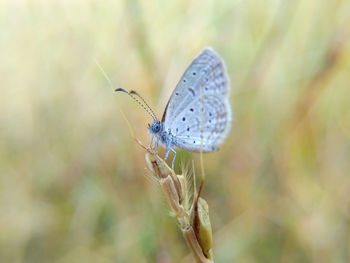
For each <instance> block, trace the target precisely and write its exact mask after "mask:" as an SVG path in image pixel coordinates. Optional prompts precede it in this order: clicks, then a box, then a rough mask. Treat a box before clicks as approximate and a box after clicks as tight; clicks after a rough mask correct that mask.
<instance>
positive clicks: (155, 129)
mask: <svg viewBox="0 0 350 263" xmlns="http://www.w3.org/2000/svg"><path fill="white" fill-rule="evenodd" d="M148 130H149V132H150V133H151V134H154V135H156V134H159V133H160V132H161V131H162V130H163V123H162V122H160V121H159V120H155V121H154V122H153V124H152V125H150V124H148Z"/></svg>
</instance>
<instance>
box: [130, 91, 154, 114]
mask: <svg viewBox="0 0 350 263" xmlns="http://www.w3.org/2000/svg"><path fill="white" fill-rule="evenodd" d="M130 94H135V95H136V96H138V97H139V98H140V99H141V100H142V102H143V103H144V104H145V105H146V106H147V107H148V109H149V111H150V112H152V114H153V116H154V117H156V119H157V120H158V118H157V115H156V114H155V113H154V112H153V110H152V108H151V107H150V106H149V105H148V104H147V102H146V101H145V99H144V98H142V96H141V95H140V94H138V93H137V92H136V91H134V90H130Z"/></svg>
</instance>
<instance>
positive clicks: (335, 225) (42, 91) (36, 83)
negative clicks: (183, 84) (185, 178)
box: [0, 0, 350, 263]
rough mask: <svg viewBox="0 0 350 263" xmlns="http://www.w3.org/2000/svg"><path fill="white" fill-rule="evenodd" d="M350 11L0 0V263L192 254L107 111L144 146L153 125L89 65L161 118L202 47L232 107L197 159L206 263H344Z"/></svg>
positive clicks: (349, 257) (270, 4)
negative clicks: (218, 63)
mask: <svg viewBox="0 0 350 263" xmlns="http://www.w3.org/2000/svg"><path fill="white" fill-rule="evenodd" d="M349 17H350V3H349V1H346V0H343V1H341V0H338V1H325V0H322V1H316V0H311V1H282V0H279V1H278V0H270V1H253V0H248V1H239V0H236V1H225V0H222V1H221V0H220V1H214V0H206V1H176V2H175V1H160V0H153V1H136V0H133V1H81V0H80V1H79V0H76V1H43V0H42V1H40V0H38V1H2V2H1V3H0V32H1V33H0V50H1V52H0V84H1V95H0V136H1V137H0V209H1V210H0V262H57V263H64V262H77V261H79V262H180V261H182V262H191V259H190V257H187V254H188V249H187V248H186V246H185V245H184V244H183V240H182V237H181V233H179V231H178V230H177V227H176V226H175V223H174V220H173V219H171V218H169V217H168V216H167V214H166V213H167V211H168V210H167V207H166V206H165V203H164V201H163V200H161V198H160V196H159V195H158V193H157V191H156V190H154V187H153V186H152V184H150V183H149V182H148V181H147V180H146V179H145V177H144V176H143V175H144V174H145V173H146V172H145V171H144V166H145V162H144V152H143V151H142V149H140V148H139V147H138V146H137V145H136V144H135V143H134V142H133V141H132V140H131V138H130V136H129V134H128V129H127V126H126V125H125V122H124V120H123V119H122V116H121V114H120V113H119V111H118V107H122V108H123V109H124V110H125V111H126V113H127V116H128V118H129V120H130V122H131V124H132V125H133V128H134V129H135V132H136V135H137V136H138V137H139V138H140V139H142V140H143V141H144V142H147V141H148V140H149V136H148V135H147V131H146V125H147V122H149V121H150V120H149V118H148V116H147V115H146V114H145V113H144V112H143V111H142V109H140V108H138V107H137V106H135V104H133V103H132V101H130V100H128V99H126V98H125V97H122V96H120V94H118V95H117V94H114V93H113V91H112V89H111V88H110V87H108V83H107V81H106V80H105V79H104V77H103V75H102V74H101V72H100V71H99V70H98V68H97V66H96V65H95V63H94V59H95V58H96V59H97V60H98V61H99V63H100V64H101V65H102V66H103V67H104V69H105V71H106V72H107V74H108V75H109V77H110V78H111V79H112V81H113V83H114V84H115V85H116V87H123V88H126V89H135V90H137V91H139V92H140V93H141V94H143V95H144V97H145V99H146V100H147V101H149V104H150V105H153V106H154V107H153V108H154V109H155V110H156V112H157V113H158V115H161V114H162V111H163V109H164V107H165V104H166V102H167V99H168V97H169V95H170V93H171V92H172V89H173V88H174V87H175V85H176V82H177V80H178V79H179V78H180V76H181V74H182V72H183V71H184V69H185V67H186V66H187V65H188V63H189V62H190V61H191V59H192V58H193V57H194V56H195V55H196V54H197V53H198V52H199V51H200V50H201V49H202V48H203V47H204V46H207V45H211V46H213V47H214V48H215V49H216V50H217V51H218V52H219V53H220V54H221V55H222V57H223V58H224V59H225V60H226V62H227V67H228V72H229V74H230V77H231V82H232V95H231V102H232V105H233V109H234V114H235V120H234V125H233V129H232V132H231V134H230V136H229V138H228V140H227V142H226V143H225V145H223V147H222V149H221V151H219V152H218V153H213V154H210V155H205V164H206V172H207V174H208V177H207V183H206V186H205V188H204V192H203V194H204V196H205V199H206V200H207V201H208V203H209V207H210V213H211V220H212V226H213V230H214V235H215V236H214V242H215V243H214V245H215V248H214V253H215V256H216V262H349V261H350V225H349V216H350V214H349V208H350V195H349V189H350V178H349V174H350V173H349V171H350V142H349V139H350V108H349V98H350V89H349V80H350V77H349V69H350V42H349V33H350V32H349V31H350V27H349ZM161 153H163V152H161ZM192 158H194V159H195V161H196V164H197V165H198V155H196V154H194V155H191V154H188V153H187V152H183V151H180V153H179V158H178V159H177V160H178V162H179V161H180V160H181V159H182V160H183V161H184V162H187V161H189V160H191V159H192ZM178 162H177V164H179V163H178ZM197 171H199V169H197Z"/></svg>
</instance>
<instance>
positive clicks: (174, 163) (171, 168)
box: [170, 148, 176, 170]
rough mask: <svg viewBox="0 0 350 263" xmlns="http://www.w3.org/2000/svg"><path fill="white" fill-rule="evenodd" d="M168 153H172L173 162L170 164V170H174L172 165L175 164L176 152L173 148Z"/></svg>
mask: <svg viewBox="0 0 350 263" xmlns="http://www.w3.org/2000/svg"><path fill="white" fill-rule="evenodd" d="M170 151H172V152H173V153H174V158H173V162H172V163H171V169H173V170H174V164H175V159H176V151H175V150H174V149H173V148H170Z"/></svg>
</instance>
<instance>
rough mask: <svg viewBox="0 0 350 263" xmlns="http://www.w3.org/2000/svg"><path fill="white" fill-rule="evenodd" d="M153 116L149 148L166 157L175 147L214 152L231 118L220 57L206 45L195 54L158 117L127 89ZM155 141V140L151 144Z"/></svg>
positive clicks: (228, 89)
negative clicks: (164, 151)
mask: <svg viewBox="0 0 350 263" xmlns="http://www.w3.org/2000/svg"><path fill="white" fill-rule="evenodd" d="M116 91H122V92H125V93H127V94H129V95H130V96H131V97H132V98H133V99H134V100H135V101H137V102H138V103H139V104H140V105H141V106H142V107H143V108H144V109H145V110H146V111H147V112H148V113H149V115H150V116H151V117H152V118H153V123H152V124H148V131H149V133H150V134H151V136H152V138H151V142H150V145H151V148H153V149H154V150H156V152H158V147H159V144H162V145H163V146H164V147H165V149H166V153H165V158H164V159H165V160H166V159H167V158H168V156H169V153H170V151H171V152H173V153H174V158H173V161H172V168H173V169H174V162H175V158H176V151H175V148H178V149H185V150H189V151H192V152H200V151H202V152H213V151H217V150H219V147H218V145H220V144H222V143H223V142H224V140H225V139H226V137H227V135H228V133H229V131H230V128H231V122H232V111H231V105H230V102H229V94H230V81H229V77H228V75H227V72H226V67H225V63H224V61H223V59H222V58H221V57H220V56H219V54H218V53H217V52H215V51H214V49H213V48H211V47H207V48H205V49H204V50H203V51H202V52H200V53H199V55H198V56H197V57H195V58H194V60H193V61H192V63H191V64H190V65H189V66H188V67H187V69H186V71H185V73H184V74H183V76H182V77H181V79H180V81H179V82H178V84H177V85H176V88H175V89H174V91H173V93H172V95H171V96H170V99H169V101H168V103H167V106H166V107H165V110H164V113H163V117H162V119H161V120H159V119H158V118H157V116H156V115H155V114H154V112H153V111H152V109H151V108H150V107H149V106H148V104H147V103H146V102H145V100H144V99H143V98H142V97H141V96H140V95H139V94H138V93H137V92H136V91H130V92H128V91H126V90H124V89H121V88H118V89H116ZM153 142H154V144H153Z"/></svg>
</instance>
